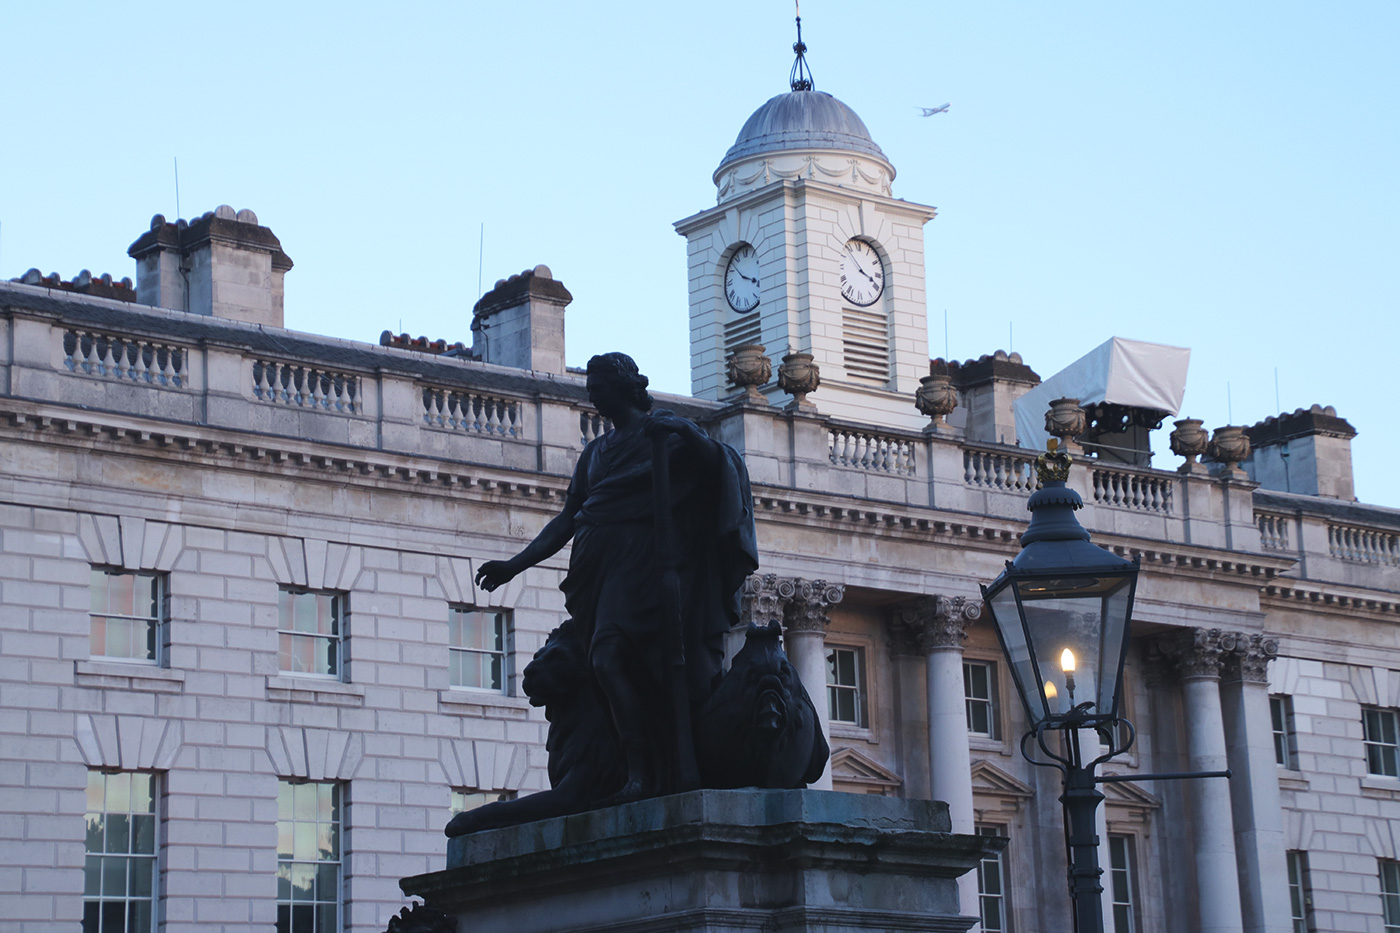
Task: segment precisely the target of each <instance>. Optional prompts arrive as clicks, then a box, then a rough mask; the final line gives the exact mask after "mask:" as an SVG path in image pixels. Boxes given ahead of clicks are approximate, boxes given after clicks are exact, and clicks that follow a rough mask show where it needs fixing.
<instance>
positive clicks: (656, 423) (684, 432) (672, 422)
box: [643, 415, 699, 438]
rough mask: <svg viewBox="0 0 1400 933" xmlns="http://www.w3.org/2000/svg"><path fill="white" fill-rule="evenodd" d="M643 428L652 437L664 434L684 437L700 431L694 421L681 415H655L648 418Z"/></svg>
mask: <svg viewBox="0 0 1400 933" xmlns="http://www.w3.org/2000/svg"><path fill="white" fill-rule="evenodd" d="M643 430H645V431H646V435H647V437H651V438H655V437H660V436H661V435H664V434H679V435H680V436H681V437H683V438H690V437H693V436H694V435H696V434H698V433H699V429H698V428H696V427H695V424H694V423H693V422H690V421H687V420H686V419H685V418H682V417H681V416H680V415H653V416H652V417H650V418H648V419H647V421H646V425H645V426H644V427H643Z"/></svg>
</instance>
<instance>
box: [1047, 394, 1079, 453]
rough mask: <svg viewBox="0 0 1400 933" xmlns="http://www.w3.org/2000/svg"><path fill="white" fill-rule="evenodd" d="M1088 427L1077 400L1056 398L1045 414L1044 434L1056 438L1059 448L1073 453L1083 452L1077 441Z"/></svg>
mask: <svg viewBox="0 0 1400 933" xmlns="http://www.w3.org/2000/svg"><path fill="white" fill-rule="evenodd" d="M1088 426H1089V419H1088V416H1087V415H1086V414H1085V412H1084V409H1082V408H1080V407H1079V399H1077V398H1057V399H1055V400H1054V401H1052V402H1051V403H1050V409H1049V410H1048V411H1046V412H1045V433H1047V434H1049V435H1051V436H1052V437H1058V438H1059V439H1060V446H1061V447H1063V448H1064V449H1065V450H1068V451H1071V452H1073V453H1082V452H1083V448H1082V447H1080V446H1079V444H1078V439H1079V436H1080V435H1081V434H1083V433H1084V430H1085V428H1087V427H1088Z"/></svg>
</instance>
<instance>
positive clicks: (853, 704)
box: [826, 648, 865, 726]
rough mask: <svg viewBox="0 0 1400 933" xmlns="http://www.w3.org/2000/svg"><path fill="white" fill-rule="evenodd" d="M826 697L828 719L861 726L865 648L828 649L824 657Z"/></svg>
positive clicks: (862, 721) (863, 717) (863, 714)
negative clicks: (828, 712)
mask: <svg viewBox="0 0 1400 933" xmlns="http://www.w3.org/2000/svg"><path fill="white" fill-rule="evenodd" d="M826 699H827V703H828V704H829V706H830V715H829V717H828V718H829V719H830V720H831V721H832V722H843V723H847V724H849V725H853V726H864V725H865V650H864V649H863V648H832V649H831V651H830V652H829V653H828V654H827V656H826Z"/></svg>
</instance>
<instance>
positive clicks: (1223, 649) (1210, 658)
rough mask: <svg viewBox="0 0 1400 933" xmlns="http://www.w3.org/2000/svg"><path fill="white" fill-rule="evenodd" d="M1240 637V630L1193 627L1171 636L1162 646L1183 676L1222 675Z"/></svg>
mask: <svg viewBox="0 0 1400 933" xmlns="http://www.w3.org/2000/svg"><path fill="white" fill-rule="evenodd" d="M1239 640H1240V635H1239V633H1238V632H1226V631H1223V630H1221V629H1218V628H1212V629H1203V628H1192V629H1186V630H1184V631H1182V632H1180V633H1178V634H1177V635H1175V636H1168V638H1167V639H1166V640H1165V641H1164V642H1163V643H1162V645H1161V648H1162V654H1163V655H1165V656H1166V657H1167V658H1168V659H1169V660H1170V661H1171V662H1172V663H1173V664H1174V665H1175V667H1176V672H1177V676H1179V677H1180V678H1181V679H1182V680H1189V679H1191V678H1194V677H1210V678H1219V677H1220V671H1221V668H1222V667H1223V666H1224V663H1225V658H1226V656H1227V655H1230V654H1232V653H1234V651H1235V648H1236V646H1237V645H1238V644H1239Z"/></svg>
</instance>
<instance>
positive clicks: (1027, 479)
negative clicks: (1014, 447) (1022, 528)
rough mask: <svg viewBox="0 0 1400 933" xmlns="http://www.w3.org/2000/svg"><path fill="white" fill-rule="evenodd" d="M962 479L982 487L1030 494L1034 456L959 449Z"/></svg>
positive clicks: (1033, 477)
mask: <svg viewBox="0 0 1400 933" xmlns="http://www.w3.org/2000/svg"><path fill="white" fill-rule="evenodd" d="M963 482H965V483H967V485H969V486H978V487H981V488H983V489H996V490H1000V491H1002V492H1020V493H1026V494H1030V493H1032V492H1034V491H1035V487H1036V482H1037V480H1036V476H1035V455H1034V454H1019V453H1016V454H1013V453H1006V452H1002V451H989V450H977V449H974V448H964V449H963Z"/></svg>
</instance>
